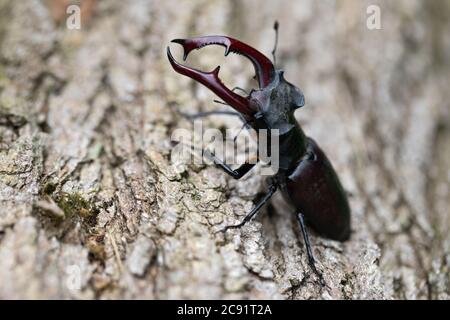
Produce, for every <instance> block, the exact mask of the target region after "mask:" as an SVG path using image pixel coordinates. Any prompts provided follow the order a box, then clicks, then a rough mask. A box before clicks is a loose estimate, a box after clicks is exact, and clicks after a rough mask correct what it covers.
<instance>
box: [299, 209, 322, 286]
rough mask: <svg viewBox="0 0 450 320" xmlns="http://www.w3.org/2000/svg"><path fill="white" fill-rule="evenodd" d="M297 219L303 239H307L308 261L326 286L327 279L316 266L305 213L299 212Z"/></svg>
mask: <svg viewBox="0 0 450 320" xmlns="http://www.w3.org/2000/svg"><path fill="white" fill-rule="evenodd" d="M297 220H298V223H299V224H300V229H301V230H302V234H303V240H304V241H305V247H306V254H307V255H308V263H309V266H310V267H311V269H312V270H313V271H314V273H315V274H316V275H317V277H319V281H320V284H321V285H322V286H325V285H326V284H325V280H324V279H323V276H322V273H320V272H319V270H317V268H316V260H315V259H314V255H313V252H312V248H311V243H310V242H309V236H308V231H307V230H306V225H305V219H304V217H303V213H301V212H299V213H298V214H297Z"/></svg>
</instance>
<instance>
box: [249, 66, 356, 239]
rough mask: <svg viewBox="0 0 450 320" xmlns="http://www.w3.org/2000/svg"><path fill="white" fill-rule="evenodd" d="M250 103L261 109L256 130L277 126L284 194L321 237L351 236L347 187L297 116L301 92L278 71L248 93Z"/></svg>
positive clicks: (277, 179) (280, 175) (281, 184)
mask: <svg viewBox="0 0 450 320" xmlns="http://www.w3.org/2000/svg"><path fill="white" fill-rule="evenodd" d="M250 103H251V105H252V107H253V108H255V109H257V110H258V112H257V113H256V115H255V118H256V120H255V121H254V122H253V123H252V126H253V128H254V129H256V130H258V129H263V128H265V129H278V132H279V137H278V138H279V143H280V145H279V150H278V151H279V159H280V168H279V171H278V173H277V174H276V177H274V178H275V180H276V183H277V184H278V185H279V187H280V188H281V190H282V192H283V195H284V197H285V199H286V200H288V201H289V202H290V203H291V204H292V205H293V206H294V207H295V208H296V210H297V212H301V213H303V215H304V216H305V217H306V219H307V221H308V222H309V223H310V225H312V226H313V227H314V229H315V230H316V231H317V232H318V233H319V234H321V235H322V236H325V237H327V238H330V239H333V240H339V241H345V240H347V239H348V238H349V237H350V207H349V204H348V200H347V196H346V194H345V191H344V189H343V187H342V185H341V183H340V181H339V178H338V176H337V174H336V172H335V170H334V168H333V166H332V165H331V163H330V161H329V160H328V158H327V157H326V155H325V153H324V152H323V151H322V150H321V149H320V147H319V146H318V145H317V144H316V142H315V141H313V140H312V139H311V138H308V137H306V135H305V134H304V133H303V130H302V129H301V128H300V126H299V124H298V123H297V121H296V119H295V117H294V112H295V110H296V109H297V108H300V107H302V106H303V105H304V103H305V99H304V96H303V94H302V92H301V91H300V90H299V89H298V88H296V87H295V86H293V85H292V84H290V83H289V82H287V81H286V80H285V79H284V77H283V72H282V71H276V72H275V76H274V79H273V81H272V82H271V83H270V84H269V85H268V86H267V87H265V88H263V89H260V90H254V91H252V92H251V93H250Z"/></svg>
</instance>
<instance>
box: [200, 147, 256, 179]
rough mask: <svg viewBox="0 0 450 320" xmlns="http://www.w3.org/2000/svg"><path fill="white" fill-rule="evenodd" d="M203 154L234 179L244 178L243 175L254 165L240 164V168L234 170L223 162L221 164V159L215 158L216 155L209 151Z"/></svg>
mask: <svg viewBox="0 0 450 320" xmlns="http://www.w3.org/2000/svg"><path fill="white" fill-rule="evenodd" d="M203 154H204V155H206V156H207V157H208V158H209V159H210V160H211V161H213V162H214V164H215V165H216V166H218V167H219V168H221V169H222V170H223V171H225V172H226V173H228V174H229V175H230V176H232V177H233V178H234V179H240V178H242V177H243V176H245V174H246V173H247V172H249V171H250V170H251V169H252V168H253V167H254V166H255V165H256V163H248V162H246V163H244V164H242V165H241V166H240V167H238V168H236V169H232V168H231V167H230V166H229V165H227V164H226V163H225V162H223V160H222V159H219V158H218V157H216V155H214V154H213V153H211V152H210V151H209V150H203Z"/></svg>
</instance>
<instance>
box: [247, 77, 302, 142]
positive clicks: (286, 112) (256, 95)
mask: <svg viewBox="0 0 450 320" xmlns="http://www.w3.org/2000/svg"><path fill="white" fill-rule="evenodd" d="M283 74H284V72H283V71H282V70H277V71H276V72H275V75H274V78H273V80H272V82H271V83H270V84H269V85H268V86H266V87H264V88H262V89H259V90H252V91H251V93H250V105H251V106H252V108H253V109H257V110H258V116H259V117H261V118H262V119H263V120H264V122H265V125H266V127H268V128H271V129H279V130H280V134H283V133H285V132H287V131H288V130H289V129H290V128H292V127H293V126H294V125H295V118H294V111H295V110H296V109H298V108H301V107H303V106H304V105H305V96H304V95H303V93H302V92H301V90H300V89H298V88H297V87H296V86H294V85H292V84H291V83H289V82H288V81H286V79H284V75H283Z"/></svg>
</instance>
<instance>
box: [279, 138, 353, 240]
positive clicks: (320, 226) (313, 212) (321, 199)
mask: <svg viewBox="0 0 450 320" xmlns="http://www.w3.org/2000/svg"><path fill="white" fill-rule="evenodd" d="M307 149H308V152H309V153H311V154H312V155H314V156H313V157H311V159H306V160H302V161H301V162H300V163H299V164H298V165H297V167H296V168H295V169H294V170H293V171H292V172H291V173H290V175H289V176H288V178H287V181H286V186H287V190H286V191H287V193H288V195H289V198H290V200H291V201H292V202H293V204H294V205H295V207H296V208H297V209H298V210H299V211H300V212H302V213H303V214H304V216H305V217H306V218H307V220H308V222H309V223H310V224H311V225H312V227H314V228H315V229H316V230H317V232H319V233H320V234H322V235H324V236H326V237H328V238H330V239H333V240H339V241H345V240H347V239H348V238H349V237H350V206H349V204H348V200H347V196H346V194H345V191H344V189H343V187H342V185H341V183H340V181H339V178H338V176H337V174H336V172H335V171H334V169H333V166H332V165H331V163H330V161H329V160H328V158H327V157H326V155H325V154H324V152H323V151H322V150H321V149H320V148H319V146H318V145H317V144H316V143H315V142H314V140H312V139H311V138H308V147H307Z"/></svg>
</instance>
